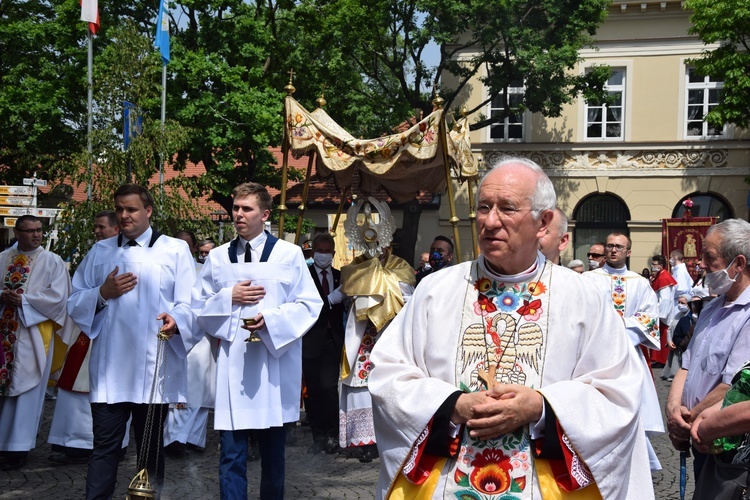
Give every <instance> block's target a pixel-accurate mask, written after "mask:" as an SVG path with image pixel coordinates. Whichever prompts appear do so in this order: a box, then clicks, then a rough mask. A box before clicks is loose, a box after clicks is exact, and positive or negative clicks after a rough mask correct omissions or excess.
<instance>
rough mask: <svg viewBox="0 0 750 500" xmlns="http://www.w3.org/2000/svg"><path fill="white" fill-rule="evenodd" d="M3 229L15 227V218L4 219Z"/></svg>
mask: <svg viewBox="0 0 750 500" xmlns="http://www.w3.org/2000/svg"><path fill="white" fill-rule="evenodd" d="M3 223H4V224H5V227H16V217H4V221H3Z"/></svg>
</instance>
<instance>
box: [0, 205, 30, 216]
mask: <svg viewBox="0 0 750 500" xmlns="http://www.w3.org/2000/svg"><path fill="white" fill-rule="evenodd" d="M33 210H34V209H33V208H22V207H0V215H15V216H19V215H27V214H31V213H32V211H33Z"/></svg>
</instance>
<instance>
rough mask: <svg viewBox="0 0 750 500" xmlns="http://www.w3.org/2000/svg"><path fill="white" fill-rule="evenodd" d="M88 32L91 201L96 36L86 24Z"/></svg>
mask: <svg viewBox="0 0 750 500" xmlns="http://www.w3.org/2000/svg"><path fill="white" fill-rule="evenodd" d="M86 32H87V34H88V42H89V43H88V108H87V109H88V118H87V120H88V123H87V129H86V135H87V142H88V145H87V150H88V172H89V176H88V177H89V178H88V188H87V190H86V199H87V200H88V201H91V183H92V181H93V147H92V143H91V129H92V127H93V121H94V120H93V115H92V112H91V110H92V103H93V101H94V69H93V66H94V40H93V39H94V36H93V34H92V33H91V27H90V26H89V25H88V24H87V25H86Z"/></svg>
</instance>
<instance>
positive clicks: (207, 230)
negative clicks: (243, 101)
mask: <svg viewBox="0 0 750 500" xmlns="http://www.w3.org/2000/svg"><path fill="white" fill-rule="evenodd" d="M109 36H110V37H111V41H112V43H110V44H109V45H107V46H106V47H105V48H104V49H103V50H102V51H101V53H100V54H99V56H98V57H97V59H96V62H95V74H97V75H99V78H98V79H97V86H96V87H95V92H94V98H95V99H94V100H95V102H96V107H95V123H96V127H95V130H94V132H93V133H92V150H93V152H94V158H93V162H92V164H91V166H90V167H89V162H88V154H87V152H85V151H82V152H79V153H78V154H75V155H73V157H72V161H71V163H70V164H69V165H68V166H67V167H66V168H64V169H63V170H62V171H61V174H64V175H66V176H67V177H68V178H69V179H71V180H72V182H73V183H74V184H82V185H88V184H89V183H90V185H91V191H92V197H91V200H89V201H84V202H70V203H68V204H67V205H66V207H65V208H64V210H63V212H62V214H61V216H60V223H61V225H62V227H64V228H65V230H64V231H63V232H62V234H61V237H60V239H59V240H58V243H57V246H56V249H55V250H56V251H57V252H58V253H59V254H60V255H63V256H66V257H67V256H69V257H71V261H72V265H71V268H72V269H75V268H76V267H77V265H78V263H79V262H80V260H81V259H82V258H83V256H84V255H85V251H86V250H87V249H88V248H89V246H90V245H91V243H92V241H91V240H92V233H93V223H94V216H95V214H96V213H97V212H99V211H100V210H103V209H106V208H112V206H113V201H112V199H113V198H112V195H113V194H114V192H115V190H116V189H117V188H118V187H119V186H120V185H121V184H123V183H125V182H135V183H137V184H141V185H144V186H148V185H149V180H150V179H151V178H152V177H153V176H154V174H156V173H157V172H158V171H159V166H160V164H161V163H162V158H164V157H166V158H171V157H172V155H164V154H163V153H164V152H169V151H177V150H180V149H182V148H184V147H186V145H187V140H188V137H189V131H188V130H187V129H186V128H185V127H183V126H181V125H180V124H178V123H176V122H175V121H173V120H169V121H166V122H165V124H164V126H163V127H162V125H161V123H160V120H157V119H155V118H154V116H158V112H157V110H158V109H159V106H160V95H161V88H160V85H158V84H157V82H159V81H160V75H161V71H160V67H161V65H160V64H159V60H160V59H159V55H158V54H157V53H155V52H154V50H153V48H152V46H151V40H150V39H149V38H148V37H145V36H143V35H142V34H141V33H139V31H138V27H137V25H136V24H135V23H133V22H129V21H125V22H123V23H122V24H121V25H120V26H117V27H113V28H111V29H110V33H109ZM123 101H128V102H131V103H133V104H134V105H135V112H136V113H137V114H138V115H139V116H141V117H142V120H143V126H142V131H141V133H140V134H139V135H136V136H135V137H133V138H132V140H131V143H130V146H129V148H128V149H127V151H126V150H125V149H124V148H123V136H122V130H123V126H122V111H123V108H122V103H123ZM165 163H166V164H167V165H166V167H164V168H171V166H170V162H169V161H167V162H165ZM129 174H130V175H129ZM149 189H150V190H151V192H152V194H153V196H154V199H155V202H156V206H155V207H154V213H153V215H152V217H151V222H152V225H153V226H154V227H156V228H157V229H159V230H160V231H161V232H163V233H166V234H173V233H174V232H176V231H177V230H181V229H184V230H191V231H193V232H195V233H198V234H202V235H208V236H212V237H213V236H214V228H213V226H212V225H211V222H210V219H209V216H208V214H206V213H205V211H204V210H202V209H201V207H200V205H199V203H198V199H199V196H198V195H199V193H200V189H199V188H198V187H197V186H196V184H195V180H194V179H190V178H188V177H186V176H184V175H177V176H175V177H173V178H171V179H169V180H167V181H166V182H165V183H164V184H163V185H159V184H153V185H151V186H150V187H149Z"/></svg>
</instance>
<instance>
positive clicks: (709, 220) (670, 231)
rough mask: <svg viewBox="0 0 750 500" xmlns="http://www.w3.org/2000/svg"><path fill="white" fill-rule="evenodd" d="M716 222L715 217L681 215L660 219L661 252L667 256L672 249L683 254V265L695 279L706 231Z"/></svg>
mask: <svg viewBox="0 0 750 500" xmlns="http://www.w3.org/2000/svg"><path fill="white" fill-rule="evenodd" d="M714 224H716V217H683V218H680V219H662V221H661V227H662V254H663V255H665V256H667V257H669V254H671V253H672V251H674V250H679V251H680V252H682V254H683V255H684V256H685V265H686V267H687V269H688V271H690V276H692V277H693V280H695V279H696V278H697V277H698V275H699V274H700V268H699V266H698V265H699V264H700V261H701V252H702V248H703V240H704V238H705V237H706V231H708V228H709V227H711V226H712V225H714Z"/></svg>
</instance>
